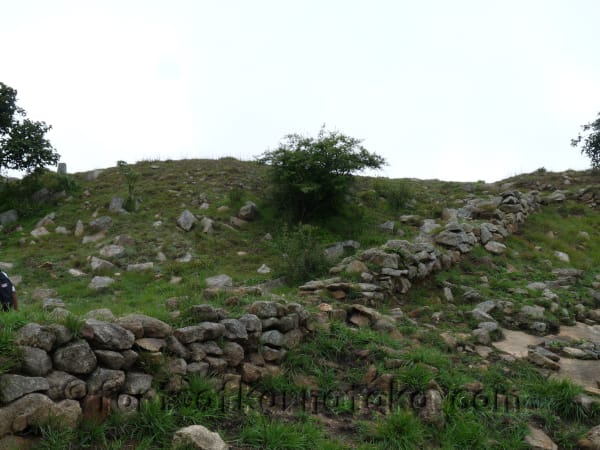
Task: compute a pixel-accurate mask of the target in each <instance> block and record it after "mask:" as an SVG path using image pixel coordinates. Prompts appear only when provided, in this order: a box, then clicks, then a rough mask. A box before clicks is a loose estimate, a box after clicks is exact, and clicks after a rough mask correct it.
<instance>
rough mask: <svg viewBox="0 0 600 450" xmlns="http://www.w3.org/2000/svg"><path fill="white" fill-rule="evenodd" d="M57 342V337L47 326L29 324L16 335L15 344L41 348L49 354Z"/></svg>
mask: <svg viewBox="0 0 600 450" xmlns="http://www.w3.org/2000/svg"><path fill="white" fill-rule="evenodd" d="M55 342H56V335H55V334H54V333H53V332H52V330H51V329H49V328H48V327H46V326H42V325H40V324H37V323H28V324H26V325H24V326H23V327H21V328H19V329H18V330H17V332H16V333H15V344H17V345H26V346H29V347H36V348H41V349H42V350H45V351H47V352H49V351H50V350H52V347H53V346H54V343H55Z"/></svg>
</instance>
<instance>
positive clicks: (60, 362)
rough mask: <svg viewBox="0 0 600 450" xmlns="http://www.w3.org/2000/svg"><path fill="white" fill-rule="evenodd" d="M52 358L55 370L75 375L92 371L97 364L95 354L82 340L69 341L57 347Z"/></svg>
mask: <svg viewBox="0 0 600 450" xmlns="http://www.w3.org/2000/svg"><path fill="white" fill-rule="evenodd" d="M52 359H53V362H54V368H55V369H56V370H62V371H64V372H68V373H72V374H76V375H86V374H88V373H92V372H93V371H94V369H95V368H96V365H97V359H96V355H95V354H94V352H93V351H92V349H91V348H90V345H89V344H88V343H87V342H86V341H84V340H79V341H74V342H70V343H68V344H67V345H65V346H63V347H60V348H58V349H57V350H56V351H55V352H54V355H53V357H52Z"/></svg>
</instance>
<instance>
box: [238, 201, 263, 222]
mask: <svg viewBox="0 0 600 450" xmlns="http://www.w3.org/2000/svg"><path fill="white" fill-rule="evenodd" d="M257 212H258V210H257V208H256V204H255V203H254V202H246V204H245V205H244V206H242V207H241V208H240V210H239V212H238V218H239V219H242V220H245V221H247V222H251V221H253V220H255V219H256V214H257Z"/></svg>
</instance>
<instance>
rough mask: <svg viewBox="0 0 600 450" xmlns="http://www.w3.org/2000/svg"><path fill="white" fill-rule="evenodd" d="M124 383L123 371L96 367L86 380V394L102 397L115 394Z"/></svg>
mask: <svg viewBox="0 0 600 450" xmlns="http://www.w3.org/2000/svg"><path fill="white" fill-rule="evenodd" d="M124 385H125V372H123V371H122V370H112V369H104V368H102V367H98V368H97V369H96V370H95V371H94V373H92V374H91V375H90V376H89V378H88V380H87V387H88V394H91V395H102V396H104V397H110V396H112V395H115V394H117V393H118V392H120V391H121V389H122V388H123V386H124Z"/></svg>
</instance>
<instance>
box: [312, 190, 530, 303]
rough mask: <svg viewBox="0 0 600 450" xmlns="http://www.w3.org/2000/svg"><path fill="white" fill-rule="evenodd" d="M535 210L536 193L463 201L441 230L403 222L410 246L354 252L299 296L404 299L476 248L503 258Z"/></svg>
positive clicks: (397, 243)
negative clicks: (509, 240) (412, 232)
mask: <svg viewBox="0 0 600 450" xmlns="http://www.w3.org/2000/svg"><path fill="white" fill-rule="evenodd" d="M540 205H541V200H540V197H539V194H538V192H537V191H532V192H530V193H527V194H523V193H521V192H519V191H507V192H504V193H502V194H500V195H499V196H495V197H490V198H474V199H471V200H468V201H467V202H466V203H465V205H464V206H463V207H461V208H459V209H445V210H444V212H443V220H444V222H445V224H443V225H442V224H440V223H437V222H436V221H435V220H432V219H425V220H421V219H420V218H418V217H416V216H403V217H401V220H403V221H406V222H409V223H413V224H415V223H416V224H419V225H420V229H419V235H418V236H417V237H416V238H415V239H414V240H413V241H412V242H410V241H407V240H400V239H396V240H390V241H388V242H386V243H385V244H384V245H382V246H381V247H376V248H370V249H367V250H364V251H362V252H359V253H358V254H357V255H356V256H352V257H348V258H345V259H344V260H342V261H341V263H340V264H338V265H336V266H335V267H333V268H332V269H331V270H330V273H331V274H332V275H334V277H333V278H331V279H328V280H318V281H310V282H308V283H306V284H304V285H303V286H301V287H300V290H301V291H303V292H304V293H306V294H307V295H312V294H313V293H318V292H319V291H323V290H326V291H329V292H330V293H332V294H333V296H334V297H335V298H337V299H340V300H342V299H345V298H347V297H351V298H353V299H354V300H358V301H361V300H362V301H365V302H366V303H368V304H369V303H370V304H377V302H379V301H381V300H383V299H384V298H385V297H386V296H394V295H397V294H405V293H407V292H408V290H409V289H410V288H411V286H412V282H414V281H415V280H419V279H423V278H425V277H427V276H429V275H431V274H432V273H434V272H438V271H441V270H445V269H448V268H450V267H451V266H452V265H453V264H455V263H457V262H458V261H459V260H460V258H461V256H462V255H463V254H465V253H468V252H470V251H471V250H472V249H473V248H474V247H475V246H477V245H481V246H483V247H484V248H485V249H486V250H487V251H488V252H489V253H490V254H501V253H503V252H505V251H506V246H505V245H504V244H503V243H502V241H503V240H504V239H505V238H506V237H507V236H509V235H510V234H512V233H514V232H515V231H516V230H517V229H518V227H519V225H520V224H522V223H524V222H525V220H526V218H527V216H528V215H529V214H531V213H532V212H534V211H536V210H537V209H539V207H540ZM444 222H442V223H444ZM348 273H350V274H357V275H358V276H359V277H360V282H358V283H357V282H348V281H346V280H344V276H345V274H348Z"/></svg>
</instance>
